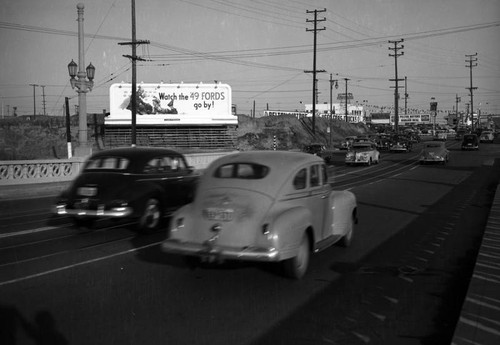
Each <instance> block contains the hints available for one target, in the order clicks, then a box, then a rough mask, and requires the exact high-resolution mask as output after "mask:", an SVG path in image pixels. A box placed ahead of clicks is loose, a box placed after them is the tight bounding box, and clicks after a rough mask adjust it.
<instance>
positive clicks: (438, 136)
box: [434, 130, 448, 141]
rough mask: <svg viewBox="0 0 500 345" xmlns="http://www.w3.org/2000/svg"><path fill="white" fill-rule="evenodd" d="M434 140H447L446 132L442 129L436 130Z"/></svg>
mask: <svg viewBox="0 0 500 345" xmlns="http://www.w3.org/2000/svg"><path fill="white" fill-rule="evenodd" d="M434 140H441V141H446V140H448V133H447V132H446V131H442V130H439V131H436V133H435V134H434Z"/></svg>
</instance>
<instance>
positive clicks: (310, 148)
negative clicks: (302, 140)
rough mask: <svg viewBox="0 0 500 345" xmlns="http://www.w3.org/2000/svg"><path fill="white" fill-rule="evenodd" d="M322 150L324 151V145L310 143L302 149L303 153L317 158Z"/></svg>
mask: <svg viewBox="0 0 500 345" xmlns="http://www.w3.org/2000/svg"><path fill="white" fill-rule="evenodd" d="M324 150H325V145H323V144H321V143H312V144H309V145H306V146H305V147H304V152H306V153H310V154H313V155H317V156H318V155H319V154H320V153H321V152H323V151H324Z"/></svg>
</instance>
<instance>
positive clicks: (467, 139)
mask: <svg viewBox="0 0 500 345" xmlns="http://www.w3.org/2000/svg"><path fill="white" fill-rule="evenodd" d="M462 150H476V151H477V150H479V138H478V137H477V135H476V134H465V135H464V137H463V139H462Z"/></svg>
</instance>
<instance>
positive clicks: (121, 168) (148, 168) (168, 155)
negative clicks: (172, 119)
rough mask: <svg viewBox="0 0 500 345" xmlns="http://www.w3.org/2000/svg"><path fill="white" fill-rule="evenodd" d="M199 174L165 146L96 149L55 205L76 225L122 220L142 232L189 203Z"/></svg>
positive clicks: (56, 208)
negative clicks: (107, 219)
mask: <svg viewBox="0 0 500 345" xmlns="http://www.w3.org/2000/svg"><path fill="white" fill-rule="evenodd" d="M197 180H198V175H197V174H195V173H194V169H193V167H190V166H188V164H187V161H186V159H185V157H184V156H183V155H182V154H180V153H178V152H176V151H173V150H168V149H163V148H151V147H150V148H146V147H142V148H140V147H127V148H117V149H110V150H104V151H100V152H97V153H95V154H93V155H92V156H91V157H90V158H89V159H88V160H87V161H86V162H85V164H84V166H83V169H82V171H81V172H80V174H79V175H78V176H77V177H76V179H75V180H74V181H73V182H72V183H71V185H70V187H69V188H68V189H67V190H66V191H64V192H63V193H62V194H61V195H60V197H59V198H58V200H57V202H56V204H55V205H54V207H53V211H54V213H55V214H57V215H69V216H71V217H72V218H73V220H74V223H75V225H76V226H78V227H91V226H92V225H93V224H94V222H95V221H96V220H97V219H101V218H115V219H116V218H122V219H123V218H125V219H131V220H133V221H136V222H137V225H138V228H139V229H140V230H142V231H144V232H149V231H153V230H155V229H157V228H158V227H159V226H160V224H161V221H162V219H163V218H164V217H165V216H168V215H170V214H171V213H172V212H173V211H174V210H176V209H177V208H179V207H180V206H182V205H184V204H186V203H188V202H190V201H191V199H192V197H193V195H194V191H195V188H196V183H197Z"/></svg>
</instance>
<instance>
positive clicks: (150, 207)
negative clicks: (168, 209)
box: [138, 197, 163, 233]
mask: <svg viewBox="0 0 500 345" xmlns="http://www.w3.org/2000/svg"><path fill="white" fill-rule="evenodd" d="M162 218H163V214H162V211H161V204H160V201H159V200H158V199H157V198H154V197H153V198H148V199H147V201H146V204H145V206H144V209H143V211H142V216H141V217H140V218H139V223H138V227H139V230H140V231H141V232H144V233H150V232H154V231H155V230H157V229H158V228H159V227H160V224H161V221H162Z"/></svg>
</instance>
